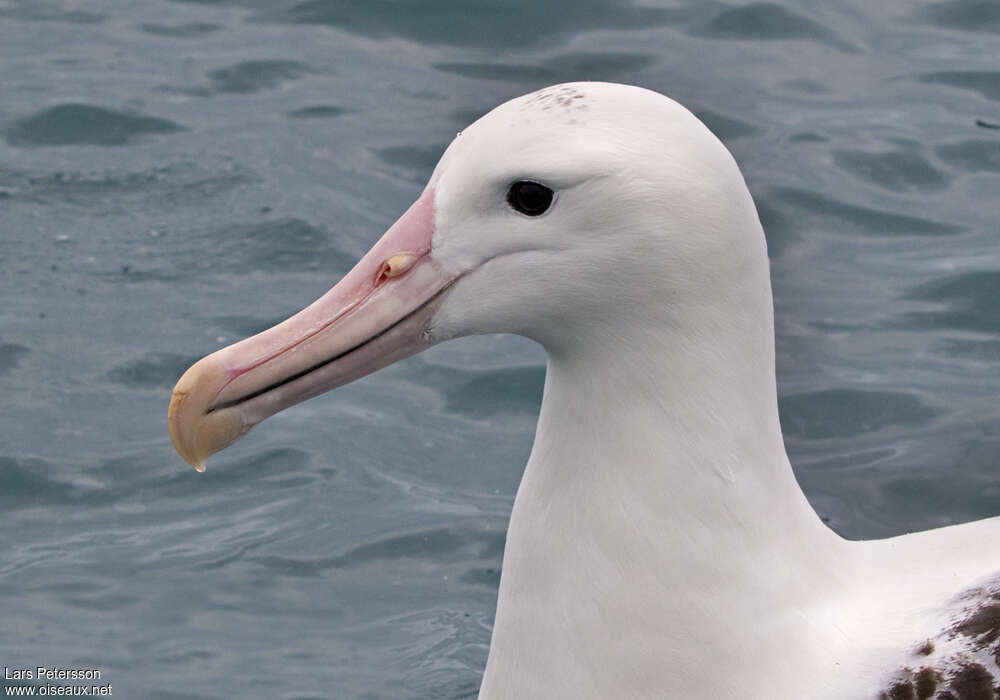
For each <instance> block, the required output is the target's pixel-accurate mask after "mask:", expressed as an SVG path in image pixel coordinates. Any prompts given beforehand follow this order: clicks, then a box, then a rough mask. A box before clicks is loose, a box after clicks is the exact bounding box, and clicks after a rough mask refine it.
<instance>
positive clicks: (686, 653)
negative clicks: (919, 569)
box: [481, 276, 847, 698]
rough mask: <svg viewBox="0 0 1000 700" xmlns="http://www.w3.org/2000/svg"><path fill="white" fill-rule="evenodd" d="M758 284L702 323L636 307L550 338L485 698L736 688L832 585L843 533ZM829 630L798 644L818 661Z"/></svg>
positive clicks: (721, 302)
mask: <svg viewBox="0 0 1000 700" xmlns="http://www.w3.org/2000/svg"><path fill="white" fill-rule="evenodd" d="M765 279H766V276H765ZM755 284H756V286H757V289H753V290H748V289H747V288H745V287H744V288H740V287H739V285H735V284H734V285H732V289H731V290H730V292H728V294H731V295H732V296H733V297H734V298H726V299H717V300H708V301H706V302H705V308H703V309H700V310H699V313H697V314H695V315H696V316H697V327H695V326H694V325H692V326H690V327H686V326H684V325H683V324H679V323H678V322H677V319H670V318H657V319H651V321H652V322H650V323H647V324H642V323H635V319H632V320H631V322H630V323H629V324H628V329H625V328H624V327H623V328H622V329H617V331H620V332H617V331H611V330H609V329H601V330H600V332H597V333H594V335H593V337H592V338H591V340H590V342H577V343H575V344H574V347H573V349H572V350H571V351H566V352H564V351H562V350H561V349H558V348H557V349H553V348H551V347H550V348H549V362H548V373H547V376H546V382H545V394H544V400H543V403H542V409H541V415H540V417H539V421H538V429H537V434H536V437H535V444H534V447H533V449H532V453H531V458H530V460H529V462H528V465H527V468H526V471H525V474H524V478H523V480H522V482H521V486H520V488H519V490H518V494H517V498H516V501H515V504H514V510H513V514H512V518H511V523H510V528H509V531H508V535H507V548H506V553H505V557H504V562H503V575H502V578H501V584H500V594H499V605H498V610H497V619H496V625H495V628H494V637H493V644H492V647H491V652H490V658H489V663H488V665H487V670H486V677H485V679H484V685H483V690H482V695H481V697H482V698H494V697H497V698H500V697H502V698H506V697H619V698H629V697H718V698H724V697H730V695H731V694H733V696H734V697H735V696H736V691H737V690H738V689H739V688H738V686H742V687H743V690H746V689H747V687H746V686H747V684H752V683H757V682H758V680H759V681H760V682H766V681H764V679H756V678H755V677H754V674H755V672H756V668H757V664H756V663H755V659H756V658H760V657H759V656H758V654H760V653H762V648H763V647H765V646H769V645H772V644H776V645H782V644H787V642H788V640H787V638H786V639H782V638H781V633H782V630H783V628H784V627H785V625H786V623H787V625H788V628H789V631H791V630H796V631H797V632H798V633H799V634H801V630H802V626H803V623H802V621H801V619H799V617H797V615H798V614H800V613H799V611H801V610H802V609H803V608H807V607H809V606H810V605H811V603H812V601H815V600H822V599H823V598H824V597H825V596H826V594H827V593H828V592H829V591H830V587H832V586H841V585H844V582H845V577H846V576H847V573H846V571H845V567H844V561H843V557H842V556H841V554H842V553H843V552H842V550H843V541H842V540H840V539H839V538H838V537H837V536H836V535H835V534H833V533H832V532H831V531H830V530H829V529H828V528H826V526H824V525H823V524H822V523H821V522H820V520H819V518H818V517H817V515H816V513H815V511H814V510H813V509H812V507H811V506H810V505H809V503H808V502H807V501H806V499H805V497H804V495H803V494H802V491H801V489H800V488H799V486H798V484H797V482H796V480H795V477H794V475H793V473H792V470H791V467H790V465H789V462H788V458H787V457H786V455H785V450H784V446H783V443H782V438H781V432H780V427H779V422H778V411H777V399H776V395H775V375H774V351H773V327H772V320H771V307H770V288H769V284H767V283H765V284H764V285H761V284H760V282H759V280H758V281H757V282H756V283H755ZM732 304H737V306H736V307H735V308H736V309H738V310H739V311H740V312H745V313H736V314H734V313H733V307H732V306H731V305H732ZM727 305H730V306H729V307H728V311H726V312H725V315H724V316H723V315H717V314H715V313H714V311H713V310H714V309H726V308H727ZM687 311H688V312H690V309H687ZM652 313H659V312H658V311H653V312H652ZM663 313H664V314H669V309H666V310H665V311H663ZM689 315H690V314H689ZM654 329H661V330H660V331H656V330H654ZM662 329H666V330H662ZM622 333H629V334H630V335H628V336H623V335H622ZM792 618H794V619H792ZM828 634H829V632H823V631H818V632H817V636H816V637H815V638H813V639H812V640H811V641H810V642H809V643H806V644H803V643H801V642H800V641H797V642H796V644H798V645H799V648H800V649H802V651H803V653H806V652H807V651H813V652H815V651H817V649H816V648H814V647H813V646H810V644H812V645H815V646H816V647H818V648H819V650H820V651H823V652H827V653H826V655H825V657H826V658H828V657H829V651H830V648H829V646H830V644H832V642H830V643H827V642H826V641H825V637H824V635H828ZM824 645H825V648H824ZM782 655H784V658H786V659H788V663H789V664H795V663H797V658H796V656H795V654H794V653H792V654H789V653H788V651H787V649H785V650H782V651H780V652H779V653H776V654H774V657H775V658H779V657H782ZM720 659H725V666H726V670H725V671H724V672H720V670H719V669H717V668H714V660H720ZM560 667H562V668H560ZM775 670H776V669H775V668H774V667H773V666H772V667H771V668H770V669H769V672H771V673H773V672H775ZM581 673H586V674H589V676H588V677H585V678H584V677H581ZM577 683H579V685H577ZM522 684H523V685H522ZM713 687H714V688H715V693H717V694H713V692H712V691H711V689H712V688H713ZM542 689H546V690H545V691H544V692H543V691H542ZM746 697H763V696H758V695H754V694H753V693H751V694H750V695H746Z"/></svg>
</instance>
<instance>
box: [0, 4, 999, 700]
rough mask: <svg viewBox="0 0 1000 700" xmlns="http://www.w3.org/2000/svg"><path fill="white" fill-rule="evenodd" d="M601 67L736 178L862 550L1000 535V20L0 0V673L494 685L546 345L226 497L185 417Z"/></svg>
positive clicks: (943, 7)
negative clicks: (650, 100)
mask: <svg viewBox="0 0 1000 700" xmlns="http://www.w3.org/2000/svg"><path fill="white" fill-rule="evenodd" d="M578 79H595V80H608V81H617V82H627V83H635V84H639V85H643V86H646V87H649V88H653V89H655V90H658V91H661V92H664V93H666V94H668V95H671V96H672V97H674V98H675V99H677V100H679V101H681V102H682V103H684V104H686V105H687V106H689V107H690V108H691V109H693V110H694V111H695V112H696V113H697V114H698V115H699V116H700V117H701V118H702V119H703V120H704V121H705V122H706V123H707V124H708V125H709V126H710V127H711V128H712V129H713V130H714V131H715V133H716V134H718V135H719V137H720V138H721V139H722V140H723V141H724V142H725V143H726V144H727V146H728V147H729V148H730V149H731V150H732V152H733V154H734V155H735V156H736V158H737V160H738V161H739V163H740V164H741V167H742V169H743V172H744V174H745V176H746V179H747V182H748V184H749V187H750V189H751V191H752V192H753V194H754V196H755V197H756V201H757V204H758V207H759V210H760V214H761V218H762V220H763V222H764V226H765V229H766V231H767V236H768V243H769V251H770V256H771V261H772V274H773V281H774V292H775V305H776V325H777V353H778V354H777V362H778V375H779V387H778V389H779V393H780V399H781V417H782V424H783V427H784V431H785V439H786V443H787V446H788V450H789V454H790V456H791V459H792V463H793V464H794V466H795V469H796V473H797V475H798V478H799V480H800V482H801V483H802V486H803V488H804V489H805V491H806V493H807V495H808V496H809V499H810V500H811V502H812V503H813V504H814V505H815V507H816V509H817V510H818V511H819V513H820V514H821V515H822V516H823V517H824V518H825V519H826V520H827V521H828V522H829V524H830V526H831V527H833V528H834V529H835V530H837V531H838V532H840V533H842V534H843V535H845V536H847V537H851V538H870V537H883V536H888V535H893V534H897V533H902V532H906V531H909V530H915V529H922V528H929V527H935V526H940V525H946V524H949V523H956V522H961V521H966V520H971V519H975V518H981V517H984V516H990V515H997V514H1000V479H998V476H1000V401H998V395H1000V3H997V2H993V1H991V0H949V1H945V2H912V1H910V0H882V1H880V2H869V1H868V0H836V1H829V0H827V1H820V0H801V1H799V2H792V1H779V2H751V3H745V2H744V3H737V2H730V3H721V2H715V1H713V0H707V1H706V0H674V1H664V2H658V1H655V0H644V1H642V2H640V1H639V0H635V1H634V2H630V1H626V0H556V1H554V2H544V3H542V2H534V1H528V0H516V1H506V0H505V1H501V0H478V1H476V2H466V3H461V2H457V1H452V2H448V1H446V0H425V1H424V2H410V3H406V2H398V1H397V2H394V1H393V0H364V1H362V0H357V1H356V2H348V1H346V0H266V1H265V0H197V1H195V0H190V1H187V2H175V1H170V0H159V1H156V0H128V1H122V0H87V1H86V2H82V1H76V0H0V96H2V99H0V397H2V400H3V407H2V409H0V516H2V520H0V522H2V526H0V666H4V667H7V668H9V669H15V668H34V667H36V666H48V667H60V668H75V669H97V670H99V671H100V672H101V674H102V678H101V681H100V682H101V683H102V684H107V683H110V684H111V685H112V686H113V694H114V697H120V698H161V699H164V700H166V699H171V700H172V699H180V698H186V699H192V700H193V699H195V698H198V699H205V700H207V699H209V698H219V699H226V698H235V697H240V698H289V699H290V698H297V699H304V698H403V699H408V698H469V697H474V696H475V694H476V692H477V689H478V685H479V679H480V675H481V673H482V669H483V667H484V664H485V660H486V653H487V648H488V644H489V639H490V627H491V623H492V618H493V611H494V606H495V602H496V591H497V583H498V580H499V572H500V567H501V554H502V550H503V542H504V533H505V529H506V525H507V519H508V516H509V511H510V507H511V503H512V500H513V497H514V491H515V488H516V487H517V484H518V481H519V479H520V477H521V473H522V469H523V465H524V463H525V461H526V459H527V456H528V453H529V450H530V446H531V440H532V434H533V431H534V426H535V418H536V413H537V410H538V406H539V401H540V397H541V388H542V381H543V377H544V371H545V370H544V360H545V358H544V354H543V352H542V351H541V349H540V348H539V347H537V346H535V345H534V344H532V343H531V342H529V341H526V340H523V339H520V338H516V337H508V336H494V337H482V338H472V339H464V340H460V341H454V342H451V343H448V344H445V345H442V346H439V347H437V348H434V349H432V350H431V351H429V352H427V353H425V354H423V355H420V356H417V357H415V358H412V359H409V360H407V361H404V362H402V363H400V364H398V365H395V366H393V367H390V368H388V369H386V370H383V371H381V372H379V373H377V374H375V375H374V376H371V377H368V378H366V379H364V380H362V381H359V382H356V383H355V384H352V385H350V386H347V387H345V388H343V389H340V390H338V391H336V392H334V393H332V394H329V395H326V396H324V397H322V398H319V399H316V400H313V401H310V402H308V403H306V404H303V405H300V406H298V407H296V408H294V409H291V410H289V411H286V412H284V413H282V414H279V415H278V416H276V417H274V418H272V419H270V420H269V421H267V422H266V423H264V424H262V425H261V426H259V427H258V428H257V429H256V430H255V431H254V432H253V433H252V434H251V435H250V436H249V437H247V438H246V439H245V440H243V441H242V442H240V443H239V444H237V445H236V446H234V447H233V448H231V449H229V450H227V451H226V452H224V453H223V454H221V455H219V456H217V457H216V458H214V459H213V460H211V461H210V462H209V465H208V471H207V472H206V473H205V474H197V473H196V472H195V471H194V470H192V469H191V468H190V467H189V466H187V465H186V464H184V463H183V462H182V461H181V460H180V458H178V456H177V455H176V454H175V453H174V451H173V449H172V448H171V446H170V442H169V440H168V437H167V432H166V427H165V415H166V409H167V402H168V398H169V394H170V389H171V387H172V386H173V384H174V382H175V381H176V380H177V378H178V377H179V375H180V374H181V372H182V371H183V370H184V369H185V368H186V367H187V366H188V365H189V364H190V363H191V362H193V361H194V360H196V359H197V358H199V357H201V356H202V355H204V354H205V353H208V352H211V351H213V350H215V349H217V348H219V347H221V346H223V345H225V344H229V343H231V342H233V341H235V340H237V339H239V338H242V337H244V336H247V335H249V334H252V333H254V332H257V331H259V330H262V329H264V328H266V327H268V326H270V325H272V324H273V323H275V322H276V321H278V320H280V319H282V318H284V317H286V316H287V315H290V314H291V313H293V312H295V311H297V310H298V309H299V308H301V307H303V306H304V305H306V304H307V303H309V302H310V301H312V300H313V299H314V298H316V297H317V296H319V295H320V294H321V293H322V292H324V291H325V290H326V289H328V288H329V287H330V286H331V285H332V284H333V283H334V282H335V281H336V280H337V279H339V277H340V276H341V275H342V274H343V273H344V272H345V271H347V270H348V269H349V268H350V266H351V265H352V263H353V262H354V261H355V260H356V259H357V258H358V257H359V256H360V255H361V254H362V253H363V252H364V251H365V250H367V248H368V247H369V246H370V245H371V243H372V242H374V241H375V240H376V239H377V238H378V236H380V235H381V233H382V232H383V231H384V230H385V228H386V227H387V226H388V225H389V224H390V223H391V222H392V221H393V220H395V218H396V217H397V216H398V215H399V214H400V213H401V212H402V211H403V210H404V209H405V208H406V207H407V206H408V205H409V203H410V202H411V201H412V200H413V199H414V198H415V197H416V195H417V194H418V193H419V192H420V190H421V188H422V185H423V183H424V182H425V181H426V179H427V177H428V176H429V174H430V172H431V169H432V168H433V165H434V163H435V162H436V161H437V158H438V157H439V155H440V154H441V152H442V151H443V149H444V148H445V146H446V145H447V144H448V142H449V141H450V140H451V139H452V138H453V137H454V135H455V133H456V132H457V131H458V130H460V129H462V128H463V127H464V126H465V125H466V124H468V123H469V122H470V121H472V120H474V119H476V118H477V117H478V116H480V115H482V114H483V113H485V112H486V111H488V110H489V109H491V108H492V107H493V106H495V105H496V104H498V103H500V102H502V101H504V100H506V99H509V98H511V97H514V96H517V95H519V94H522V93H525V92H528V91H531V90H534V89H536V88H539V87H542V86H545V85H548V84H552V83H557V82H561V81H568V80H578ZM983 546H984V547H993V548H994V549H996V543H989V542H984V543H983ZM5 682H6V683H8V684H10V683H11V682H10V681H5Z"/></svg>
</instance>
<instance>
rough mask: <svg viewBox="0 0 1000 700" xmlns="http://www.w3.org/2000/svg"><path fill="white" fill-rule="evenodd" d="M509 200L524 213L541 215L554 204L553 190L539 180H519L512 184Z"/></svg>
mask: <svg viewBox="0 0 1000 700" xmlns="http://www.w3.org/2000/svg"><path fill="white" fill-rule="evenodd" d="M507 202H508V203H509V204H510V205H511V206H512V207H514V208H515V209H517V210H518V211H519V212H521V213H522V214H527V215H528V216H539V215H540V214H544V213H545V212H546V210H547V209H548V208H549V206H550V205H551V204H552V190H550V189H549V188H548V187H546V186H545V185H542V184H540V183H538V182H531V181H529V180H518V181H517V182H515V183H514V184H513V185H511V186H510V190H509V191H508V192H507Z"/></svg>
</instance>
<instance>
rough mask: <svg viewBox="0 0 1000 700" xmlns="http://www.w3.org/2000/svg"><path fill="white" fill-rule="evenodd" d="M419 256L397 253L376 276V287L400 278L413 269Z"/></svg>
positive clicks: (380, 268)
mask: <svg viewBox="0 0 1000 700" xmlns="http://www.w3.org/2000/svg"><path fill="white" fill-rule="evenodd" d="M419 257H420V256H419V255H414V254H413V253H396V254H395V255H393V256H392V257H390V258H386V259H385V260H384V261H383V262H382V265H381V266H380V267H379V269H378V274H376V275H375V286H376V287H377V286H379V285H380V284H382V283H383V282H385V281H386V280H387V279H389V278H391V277H399V276H400V275H401V274H403V273H404V272H406V271H407V270H409V269H410V268H411V267H413V263H415V262H416V261H417V259H418V258H419Z"/></svg>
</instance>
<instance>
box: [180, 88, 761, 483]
mask: <svg viewBox="0 0 1000 700" xmlns="http://www.w3.org/2000/svg"><path fill="white" fill-rule="evenodd" d="M767 277H768V276H767V263H766V254H765V251H764V241H763V236H762V234H761V232H760V226H759V223H758V222H757V216H756V211H755V210H754V207H753V203H752V200H751V199H750V196H749V193H748V192H747V190H746V187H745V185H744V183H743V178H742V176H741V175H740V173H739V170H738V169H737V167H736V164H735V162H734V161H733V159H732V157H731V156H730V154H729V152H728V151H727V150H726V149H725V147H723V146H722V144H721V143H720V142H719V141H718V140H717V139H716V138H715V137H714V136H713V135H712V134H711V132H709V131H708V129H706V128H705V126H704V125H702V124H701V122H699V121H698V120H697V119H696V118H695V117H694V116H693V115H692V114H691V113H690V112H688V111H687V110H686V109H684V108H683V107H682V106H680V105H678V104H677V103H675V102H673V101H672V100H670V99H668V98H666V97H664V96H662V95H660V94H658V93H655V92H652V91H649V90H645V89H642V88H637V87H630V86H624V85H614V84H607V83H570V84H565V85H557V86H554V87H550V88H546V89H543V90H540V91H538V92H534V93H531V94H529V95H525V96H523V97H519V98H516V99H514V100H511V101H510V102H507V103H505V104H503V105H501V106H499V107H497V108H496V109H494V110H493V111H492V112H490V113H489V114H487V115H486V116H484V117H482V118H481V119H479V120H478V121H477V122H475V123H474V124H472V125H471V126H469V127H468V128H467V129H465V130H464V131H462V132H461V133H460V134H459V135H458V136H457V137H456V138H455V140H454V141H453V142H452V143H451V145H450V146H449V147H448V149H447V150H446V152H445V153H444V155H443V156H442V158H441V160H440V162H439V163H438V165H437V167H436V168H435V170H434V173H433V175H432V176H431V179H430V182H429V183H428V184H427V187H426V188H425V189H424V191H423V193H422V194H421V195H420V197H419V198H418V199H417V201H416V202H415V203H414V204H413V205H412V206H411V207H410V208H409V209H408V210H407V211H406V212H405V213H404V214H403V215H402V217H400V219H399V220H398V221H397V222H396V223H395V224H393V226H392V227H390V228H389V230H388V231H387V232H386V233H385V235H384V236H383V237H382V238H381V239H380V240H379V241H378V242H377V243H376V244H375V245H374V247H373V248H372V249H371V250H370V251H369V252H368V253H367V254H366V255H365V256H364V257H363V258H362V259H361V260H360V261H359V262H358V264H357V265H356V266H355V268H354V269H353V270H351V272H349V273H348V274H347V276H346V277H344V278H343V279H342V280H341V281H340V282H338V283H337V284H336V286H334V287H333V288H332V289H331V290H330V291H329V292H327V293H326V294H325V295H324V296H322V297H321V298H320V299H318V300H317V301H316V302H314V303H313V304H312V305H310V306H309V307H307V308H306V309H304V310H303V311H301V312H299V313H298V314H296V315H295V316H293V317H291V318H289V319H288V320H286V321H284V322H283V323H280V324H278V325H277V326H275V327H274V328H271V329H270V330H267V331H264V332H263V333H260V334H258V335H256V336H253V337H251V338H248V339H246V340H243V341H241V342H239V343H236V344H234V345H231V346H229V347H226V348H223V349H222V350H219V351H217V352H215V353H213V354H211V355H208V356H207V357H205V358H203V359H202V360H200V361H199V362H197V363H196V364H195V365H193V366H192V367H191V368H190V369H189V370H188V371H187V372H186V373H185V374H184V376H182V377H181V379H180V381H179V382H178V383H177V386H176V387H175V389H174V392H173V396H172V398H171V401H170V408H169V411H168V426H169V430H170V436H171V439H172V441H173V444H174V447H175V448H176V449H177V451H178V452H179V453H180V455H181V456H182V457H183V458H184V459H186V460H187V461H188V462H190V463H191V464H192V465H194V466H195V467H196V468H198V469H199V470H200V469H202V465H203V463H204V460H205V458H206V457H208V456H209V455H211V454H213V453H214V452H217V451H219V450H221V449H222V448H224V447H226V446H227V445H229V444H231V443H233V442H235V441H236V440H238V439H239V438H240V437H242V436H243V435H244V434H246V433H247V432H248V431H249V430H250V428H252V427H253V426H254V425H256V424H257V423H259V422H260V421H262V420H263V419H264V418H266V417H268V416H270V415H273V414H274V413H277V412H278V411H280V410H282V409H284V408H287V407H289V406H291V405H293V404H296V403H299V402H301V401H303V400H305V399H308V398H311V397H314V396H316V395H318V394H320V393H323V392H325V391H328V390H330V389H332V388H335V387H337V386H341V385H343V384H346V383H347V382H350V381H353V380H354V379H357V378H359V377H361V376H364V375H366V374H369V373H370V372H373V371H375V370H377V369H379V368H381V367H384V366H386V365H388V364H390V363H392V362H395V361H397V360H399V359H401V358H403V357H406V356H409V355H412V354H414V353H416V352H419V351H421V350H423V349H425V348H427V347H429V346H430V345H433V344H434V343H437V342H440V341H442V340H446V339H449V338H453V337H456V336H460V335H468V334H476V333H518V334H521V335H524V336H527V337H529V338H532V339H534V340H537V341H538V342H540V343H541V344H542V345H543V346H545V348H546V349H547V350H548V351H549V353H550V355H561V356H567V355H572V354H573V353H580V352H586V349H587V348H592V347H603V346H609V345H611V346H614V345H618V346H628V345H630V344H631V345H635V344H641V343H642V342H644V341H642V340H641V339H640V338H641V337H642V336H644V335H645V334H648V333H654V335H655V337H658V338H660V339H662V340H663V342H668V343H669V342H671V340H670V339H671V337H676V338H680V339H683V338H684V337H685V336H690V335H691V334H698V333H701V332H703V331H704V329H705V327H706V326H712V325H719V324H727V323H729V322H730V321H731V320H733V319H734V318H736V317H738V315H739V314H740V313H741V300H744V299H745V298H746V297H747V296H748V295H749V296H752V297H759V296H760V294H761V293H762V292H765V293H766V295H767V299H768V301H769V298H770V297H769V288H768V282H767ZM748 281H749V286H750V287H751V289H749V290H748V286H747V282H748ZM761 285H763V288H762V287H761ZM763 320H765V319H762V322H763ZM766 321H767V322H768V323H769V321H770V319H769V318H768V319H766ZM765 325H767V324H765Z"/></svg>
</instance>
